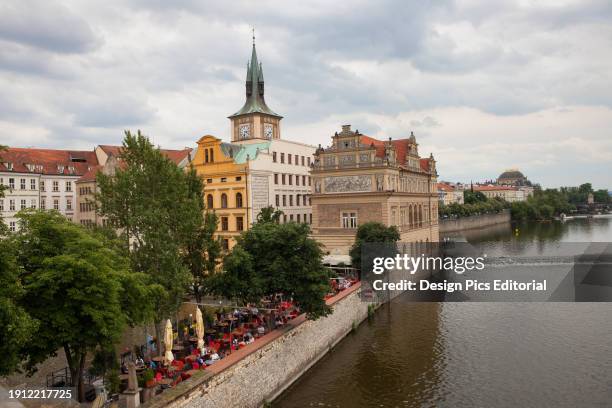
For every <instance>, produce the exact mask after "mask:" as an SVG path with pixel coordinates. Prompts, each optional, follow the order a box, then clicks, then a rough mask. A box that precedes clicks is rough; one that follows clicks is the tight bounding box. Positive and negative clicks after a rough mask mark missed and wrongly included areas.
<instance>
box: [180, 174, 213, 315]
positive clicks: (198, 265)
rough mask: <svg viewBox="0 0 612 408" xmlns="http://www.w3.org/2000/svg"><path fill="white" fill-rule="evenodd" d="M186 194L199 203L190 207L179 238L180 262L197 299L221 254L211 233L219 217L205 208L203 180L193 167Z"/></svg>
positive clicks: (201, 293)
mask: <svg viewBox="0 0 612 408" xmlns="http://www.w3.org/2000/svg"><path fill="white" fill-rule="evenodd" d="M187 185H188V192H189V197H190V198H191V199H193V200H194V201H195V202H196V203H199V205H198V206H197V207H196V206H194V207H192V208H194V209H195V211H191V212H190V213H189V214H188V215H189V217H190V218H189V220H186V221H190V222H185V230H184V233H183V237H182V239H181V241H182V242H183V243H184V244H183V250H182V251H181V253H182V256H183V262H184V264H185V265H186V266H187V268H188V269H189V271H190V272H191V276H192V283H191V287H192V293H193V295H194V297H195V299H196V302H198V303H200V302H201V301H202V295H203V292H204V286H205V284H206V280H207V277H208V276H211V275H212V274H213V273H215V271H216V269H217V265H218V263H219V258H220V257H221V243H220V242H219V240H218V239H216V238H215V237H214V233H215V231H216V229H217V224H218V222H219V219H218V217H217V215H216V214H215V213H214V212H212V211H208V210H207V209H206V208H204V195H203V190H204V184H203V181H202V178H201V177H200V176H198V175H197V173H196V171H195V169H193V168H190V169H189V170H188V172H187Z"/></svg>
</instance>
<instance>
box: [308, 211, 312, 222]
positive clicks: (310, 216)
mask: <svg viewBox="0 0 612 408" xmlns="http://www.w3.org/2000/svg"><path fill="white" fill-rule="evenodd" d="M308 219H309V220H310V222H309V223H310V224H312V213H310V214H308Z"/></svg>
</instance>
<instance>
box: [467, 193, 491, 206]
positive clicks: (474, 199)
mask: <svg viewBox="0 0 612 408" xmlns="http://www.w3.org/2000/svg"><path fill="white" fill-rule="evenodd" d="M484 201H487V196H485V195H484V194H483V193H482V192H481V191H471V190H464V191H463V202H464V203H465V204H475V203H479V202H484Z"/></svg>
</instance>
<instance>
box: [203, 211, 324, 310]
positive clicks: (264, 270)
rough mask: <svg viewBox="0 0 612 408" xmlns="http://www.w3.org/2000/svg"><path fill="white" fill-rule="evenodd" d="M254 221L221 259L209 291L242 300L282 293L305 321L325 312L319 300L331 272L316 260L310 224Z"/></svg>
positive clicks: (317, 251)
mask: <svg viewBox="0 0 612 408" xmlns="http://www.w3.org/2000/svg"><path fill="white" fill-rule="evenodd" d="M266 213H267V212H266ZM259 219H260V222H256V223H255V224H253V226H252V228H251V229H250V230H248V231H246V232H244V233H243V234H242V235H241V236H240V237H239V238H238V240H237V243H236V245H235V246H234V248H233V249H232V252H231V253H230V254H229V255H228V256H226V257H225V260H224V264H223V266H224V272H223V273H219V274H217V275H216V276H214V278H213V283H212V284H211V289H210V290H211V292H212V293H214V294H216V295H220V296H225V297H229V298H234V299H237V300H239V301H240V302H242V303H246V302H258V301H260V300H261V298H262V297H263V296H266V295H274V294H276V293H282V294H283V295H284V296H285V297H287V298H289V297H290V298H292V299H293V301H294V302H295V303H296V305H298V306H299V308H300V309H301V310H302V311H303V312H305V313H307V316H308V317H309V318H310V319H317V318H319V317H321V316H325V315H327V314H328V313H330V308H329V307H328V306H327V305H326V303H325V300H324V297H325V295H326V294H327V293H328V291H329V289H330V285H329V277H330V276H329V272H328V270H327V269H326V268H325V267H324V266H323V265H322V263H321V259H322V257H323V252H322V251H321V247H320V244H318V243H317V242H316V241H315V240H313V239H312V238H310V237H309V236H308V235H309V234H310V228H309V226H308V225H307V224H300V223H295V222H290V223H286V224H277V223H276V222H273V221H271V220H272V219H273V218H270V217H267V216H262V217H259Z"/></svg>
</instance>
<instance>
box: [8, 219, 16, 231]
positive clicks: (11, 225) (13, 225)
mask: <svg viewBox="0 0 612 408" xmlns="http://www.w3.org/2000/svg"><path fill="white" fill-rule="evenodd" d="M16 226H17V224H16V223H15V221H11V222H9V231H11V232H15V230H16V229H17V227H16Z"/></svg>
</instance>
